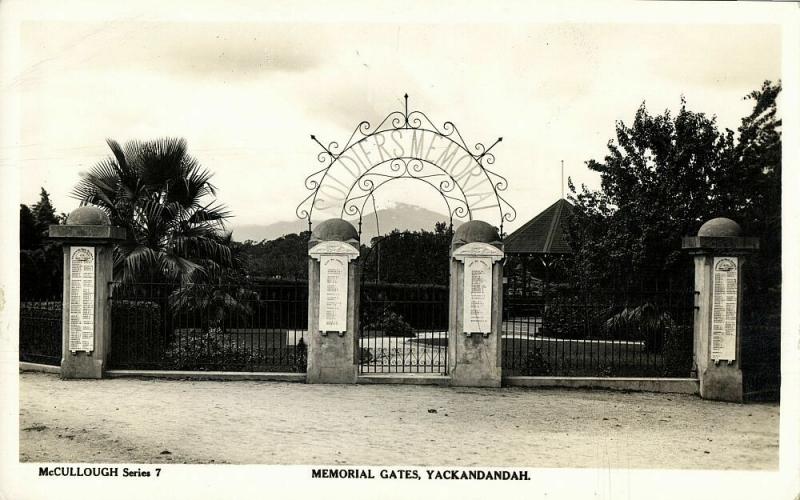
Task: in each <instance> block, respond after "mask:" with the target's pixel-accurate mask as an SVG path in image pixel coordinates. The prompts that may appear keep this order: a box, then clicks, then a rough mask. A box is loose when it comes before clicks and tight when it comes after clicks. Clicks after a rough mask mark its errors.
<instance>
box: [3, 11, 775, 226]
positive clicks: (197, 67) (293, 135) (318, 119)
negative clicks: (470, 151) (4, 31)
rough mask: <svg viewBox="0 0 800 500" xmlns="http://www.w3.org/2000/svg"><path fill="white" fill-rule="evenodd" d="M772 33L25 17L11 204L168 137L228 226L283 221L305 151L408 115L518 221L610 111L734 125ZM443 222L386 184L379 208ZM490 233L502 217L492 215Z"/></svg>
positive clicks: (609, 125)
mask: <svg viewBox="0 0 800 500" xmlns="http://www.w3.org/2000/svg"><path fill="white" fill-rule="evenodd" d="M780 34H781V33H780V28H779V27H778V26H776V25H764V24H762V25H745V24H739V25H731V24H728V25H721V24H720V25H709V24H683V25H678V24H636V23H600V24H587V23H553V24H538V23H516V24H513V25H507V24H499V23H425V22H421V23H402V24H400V23H392V22H389V21H386V22H382V23H367V22H354V23H319V22H306V23H302V22H269V23H265V22H247V20H246V19H242V20H240V21H239V22H227V21H226V22H210V21H203V22H192V23H182V22H164V21H152V20H135V19H124V20H119V21H114V22H89V21H68V22H64V21H57V20H56V21H48V20H34V21H26V22H24V23H22V24H21V25H20V52H19V56H20V64H19V69H20V71H19V72H18V73H17V74H16V75H15V76H14V77H13V78H12V79H10V80H6V86H9V85H10V86H13V87H15V88H16V89H17V90H18V91H19V92H20V111H21V113H20V116H21V123H20V127H21V128H20V134H19V146H18V151H17V152H18V155H17V158H18V162H19V168H20V172H21V175H20V182H21V186H20V201H21V202H22V203H34V202H35V201H36V200H37V199H38V193H39V189H40V187H44V188H45V189H46V190H47V191H48V192H50V194H51V197H52V200H53V203H54V205H55V206H56V208H57V209H58V210H59V211H63V212H69V211H70V210H72V209H73V208H75V207H76V206H77V204H78V202H77V201H76V200H75V199H73V198H72V197H71V191H72V189H73V187H74V186H75V184H76V183H77V182H78V179H79V176H80V174H81V173H82V172H85V171H87V170H88V169H90V168H91V167H92V165H94V164H95V163H96V162H98V161H100V160H102V159H103V158H104V157H105V156H107V155H108V154H109V150H108V147H107V146H106V144H105V139H106V138H113V139H115V140H117V141H119V142H125V141H128V140H132V139H138V140H146V139H151V138H157V137H162V136H180V137H185V138H186V139H187V141H188V145H189V151H190V153H191V154H193V155H194V156H195V157H196V158H197V159H198V160H199V161H200V163H201V164H202V165H203V166H204V167H205V168H207V169H209V170H210V171H212V172H213V173H214V177H213V183H214V184H215V186H216V187H217V189H218V195H217V198H218V200H219V201H221V202H222V203H224V204H226V205H227V206H228V208H229V209H230V210H231V212H232V213H233V214H234V216H235V217H234V219H232V220H231V221H230V223H229V225H231V226H236V225H242V224H269V223H272V222H276V221H285V220H291V219H293V218H294V217H295V215H294V213H295V207H296V205H297V204H298V203H299V202H300V201H301V200H302V199H303V198H305V197H306V195H307V192H306V190H305V189H304V186H303V180H304V179H305V177H306V176H307V175H308V174H310V173H312V172H313V171H314V170H316V169H317V168H319V164H318V163H317V153H318V152H319V146H318V145H317V144H316V143H314V142H313V141H311V139H310V137H309V135H310V134H315V135H316V136H317V137H318V138H320V139H321V140H322V141H323V142H324V143H327V142H330V141H339V142H345V141H346V139H347V138H348V137H349V136H350V134H351V133H352V131H353V129H354V128H355V126H356V125H357V124H358V123H359V122H360V121H362V120H368V121H370V122H372V123H373V124H375V123H376V122H379V121H380V120H381V119H382V118H383V117H384V116H386V115H387V114H388V113H389V112H391V111H395V110H398V109H401V108H402V104H403V98H402V96H403V95H404V93H408V94H409V96H410V97H409V108H411V109H417V110H420V111H424V112H425V113H426V114H427V115H428V116H429V117H430V118H431V119H432V120H433V122H435V123H437V124H442V123H444V122H445V121H452V122H454V123H455V124H456V125H457V126H458V128H459V130H460V131H461V133H462V134H463V136H464V139H465V140H466V142H467V143H469V144H474V143H477V142H482V143H491V142H494V140H495V139H496V138H497V137H500V136H502V137H503V142H502V143H501V144H499V145H498V146H497V147H496V148H495V150H494V153H495V155H496V163H495V164H494V168H495V170H496V171H497V172H498V173H500V174H502V175H504V176H505V177H506V178H507V179H508V181H509V188H508V190H507V191H506V193H504V197H505V198H506V199H507V200H508V201H509V202H510V203H511V204H512V205H513V206H514V207H515V208H516V210H517V212H518V217H517V219H516V221H515V222H513V223H510V224H507V225H506V229H507V230H513V229H515V228H516V227H519V225H521V224H523V223H524V222H526V221H527V220H529V219H530V218H531V217H533V216H534V215H536V214H537V213H538V212H539V211H540V210H542V209H544V208H546V207H547V206H549V205H550V204H551V203H553V202H554V201H555V200H556V199H558V198H559V197H560V196H561V191H562V186H561V170H560V164H561V161H562V160H563V162H564V169H565V177H571V178H572V179H573V181H574V182H575V184H576V185H580V184H586V185H588V186H589V187H593V188H596V187H598V185H599V179H598V177H597V175H596V174H595V173H593V172H590V171H589V170H588V169H587V168H586V167H585V162H586V161H587V160H589V159H598V160H601V159H602V157H603V156H604V155H605V153H606V151H607V146H606V144H607V143H608V141H609V139H611V138H612V137H613V135H614V126H615V121H616V120H623V121H627V122H630V120H631V119H632V118H633V116H634V113H635V112H636V109H637V108H638V107H639V106H640V105H641V103H642V102H646V105H647V107H648V109H649V110H650V111H652V112H654V113H660V112H662V111H663V110H665V109H671V110H676V109H677V108H678V107H679V106H680V99H681V95H683V96H685V98H686V100H687V103H688V107H689V108H690V109H692V110H696V111H703V112H705V113H707V114H709V115H716V116H717V118H718V122H719V124H720V126H721V127H727V128H731V129H734V130H735V129H736V127H737V126H738V125H739V121H740V120H741V118H742V117H743V116H746V115H747V114H748V112H749V110H750V109H751V104H750V103H749V102H747V101H744V100H743V99H742V98H743V96H744V95H746V94H747V93H749V92H750V91H752V90H754V89H756V88H758V87H760V85H761V83H762V82H763V81H764V80H765V79H771V80H777V79H779V78H780V77H781V73H780V71H781V52H780V50H781V38H780ZM399 201H402V202H405V203H415V204H418V205H420V206H424V207H426V208H430V209H433V210H437V211H440V212H444V207H443V206H442V203H441V200H440V199H439V198H438V197H437V195H435V193H433V192H427V191H426V190H425V189H418V188H415V186H413V185H409V184H408V183H407V182H405V181H404V182H399V183H396V185H394V186H392V187H388V186H387V188H386V189H384V190H382V191H381V192H380V196H378V197H377V199H376V202H377V206H378V208H381V207H388V206H392V204H393V203H396V202H399ZM488 222H491V223H493V224H496V223H497V221H494V220H488Z"/></svg>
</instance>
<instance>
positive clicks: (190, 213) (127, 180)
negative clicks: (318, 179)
mask: <svg viewBox="0 0 800 500" xmlns="http://www.w3.org/2000/svg"><path fill="white" fill-rule="evenodd" d="M107 143H108V146H109V148H110V149H111V152H112V155H111V156H109V157H108V158H106V159H105V160H103V161H101V162H99V163H97V164H96V165H95V166H94V167H92V169H91V170H90V171H89V172H88V173H87V174H85V175H83V178H82V179H81V181H80V182H79V183H78V185H77V186H76V187H75V190H74V192H73V196H74V197H76V198H77V199H79V200H80V201H81V203H82V204H84V205H87V204H88V205H95V206H97V207H100V208H101V209H102V210H103V211H105V212H106V213H107V214H108V216H109V218H110V219H111V223H112V224H114V225H117V226H121V227H124V228H125V229H127V238H126V240H125V241H123V242H122V243H120V244H119V245H118V246H117V248H116V250H115V254H114V275H115V279H117V280H121V281H123V282H136V281H139V282H141V281H151V282H162V281H164V282H172V283H177V282H181V283H186V282H190V281H197V280H214V279H219V278H220V276H221V274H222V273H223V272H224V271H225V270H226V269H228V268H230V267H231V266H232V264H233V262H232V258H231V251H230V247H229V242H230V238H229V236H228V235H226V234H224V232H223V231H224V221H225V220H226V219H227V218H228V217H229V214H228V212H227V211H226V209H225V207H224V206H222V205H220V204H216V201H215V199H214V197H215V196H216V190H215V187H214V186H213V185H212V184H211V182H210V178H211V173H209V172H208V171H207V170H205V169H203V168H202V167H201V166H200V164H199V163H198V162H197V160H196V159H195V158H193V157H192V156H191V155H189V153H188V152H187V147H186V141H185V140H184V139H174V138H163V139H157V140H153V141H146V142H139V141H130V142H128V143H126V144H125V147H124V148H123V147H121V146H120V145H119V144H118V143H117V142H116V141H113V140H108V141H107Z"/></svg>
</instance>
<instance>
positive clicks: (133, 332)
mask: <svg viewBox="0 0 800 500" xmlns="http://www.w3.org/2000/svg"><path fill="white" fill-rule="evenodd" d="M161 316H162V310H161V307H160V306H159V305H158V304H157V303H155V302H149V301H141V300H118V299H115V300H113V301H112V302H111V350H110V354H109V362H110V364H111V365H112V366H122V365H126V364H132V363H136V362H141V361H144V362H147V363H157V362H159V361H160V360H161V359H162V358H163V356H164V351H165V348H166V345H167V344H168V339H167V338H166V333H165V332H164V331H163V328H162V324H163V323H162V318H161Z"/></svg>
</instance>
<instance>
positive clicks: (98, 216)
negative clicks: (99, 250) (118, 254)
mask: <svg viewBox="0 0 800 500" xmlns="http://www.w3.org/2000/svg"><path fill="white" fill-rule="evenodd" d="M49 236H50V238H53V239H56V240H65V241H68V242H69V243H70V244H81V243H85V244H94V243H103V242H113V241H119V240H124V239H125V229H124V228H121V227H117V226H112V225H111V220H110V219H109V218H108V215H106V213H105V212H104V211H103V210H101V209H100V208H98V207H93V206H90V205H86V206H83V207H78V208H76V209H75V210H73V211H72V212H70V214H69V215H68V216H67V222H66V224H63V225H52V226H50V231H49Z"/></svg>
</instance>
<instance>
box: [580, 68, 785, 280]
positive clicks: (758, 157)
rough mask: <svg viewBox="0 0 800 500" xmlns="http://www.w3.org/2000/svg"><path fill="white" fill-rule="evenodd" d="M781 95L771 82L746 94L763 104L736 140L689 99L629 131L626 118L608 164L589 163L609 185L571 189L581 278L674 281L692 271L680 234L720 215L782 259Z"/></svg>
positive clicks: (640, 117) (642, 114) (637, 121)
mask: <svg viewBox="0 0 800 500" xmlns="http://www.w3.org/2000/svg"><path fill="white" fill-rule="evenodd" d="M779 92H780V84H779V83H778V84H772V83H771V82H765V83H764V85H763V86H762V88H761V89H760V90H758V91H755V92H753V93H751V94H749V95H748V96H747V98H749V99H752V100H754V101H755V106H754V109H753V112H752V113H751V114H750V115H749V116H748V117H746V118H744V119H743V120H742V125H741V126H740V127H739V130H738V131H739V138H738V141H737V139H736V137H735V134H734V133H733V132H732V131H730V130H726V131H725V132H720V131H719V130H718V128H717V124H716V119H715V117H711V118H709V117H708V116H706V115H705V114H703V113H698V112H693V111H690V110H688V109H687V106H686V101H685V100H684V99H681V108H680V110H679V112H678V114H677V115H676V116H674V117H673V116H672V115H671V113H670V112H669V111H665V112H664V113H663V114H662V115H657V116H653V115H651V114H650V113H649V112H648V111H647V109H646V107H645V104H644V103H643V104H642V105H641V107H640V108H639V110H638V111H637V112H636V115H635V117H634V120H633V123H632V124H631V125H630V126H628V125H626V124H625V123H623V122H618V123H617V124H616V138H615V139H616V140H611V141H609V143H608V150H609V153H608V154H607V155H606V157H605V158H604V160H603V162H599V161H596V160H590V161H588V162H587V166H588V168H589V169H590V170H593V171H596V172H599V173H600V177H601V189H600V190H589V189H587V188H586V187H583V188H582V190H581V191H580V192H577V190H576V189H575V186H574V185H573V184H572V182H571V180H570V183H569V185H570V191H571V196H570V197H571V200H572V201H573V202H574V203H575V208H576V210H575V213H574V215H573V217H572V218H571V220H570V223H569V231H568V234H569V239H570V244H571V245H572V248H573V251H574V252H575V267H574V274H575V278H576V279H580V280H581V281H582V282H588V284H590V285H594V286H609V285H612V284H623V283H624V284H630V283H634V282H637V283H642V282H648V283H656V282H658V281H665V280H669V279H671V278H674V277H675V273H676V272H678V271H680V270H683V269H687V268H688V266H686V265H685V262H684V263H682V262H681V259H685V256H684V255H683V254H682V252H681V250H680V240H681V238H682V237H683V236H686V235H690V234H696V232H697V230H698V229H699V227H700V225H701V224H703V223H704V222H705V221H707V220H708V219H711V218H713V217H718V216H726V217H730V218H733V219H736V220H738V221H740V222H741V223H742V225H743V226H744V229H745V231H746V232H747V233H748V234H753V235H760V236H762V237H764V238H766V241H762V245H765V246H766V247H769V248H765V251H764V252H763V256H769V257H767V258H768V259H772V262H773V263H775V262H777V263H779V262H780V257H779V256H780V244H779V241H780V240H779V239H780V130H779V128H780V121H779V120H777V119H776V114H775V112H776V104H775V99H776V97H777V95H778V94H779ZM776 235H777V236H776ZM776 237H777V239H778V242H777V244H776V242H775V241H774V239H775V238H776ZM769 238H772V239H769ZM772 279H773V281H774V280H775V279H776V277H775V276H773V277H772ZM777 279H778V280H779V279H780V274H779V273H778V274H777Z"/></svg>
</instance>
